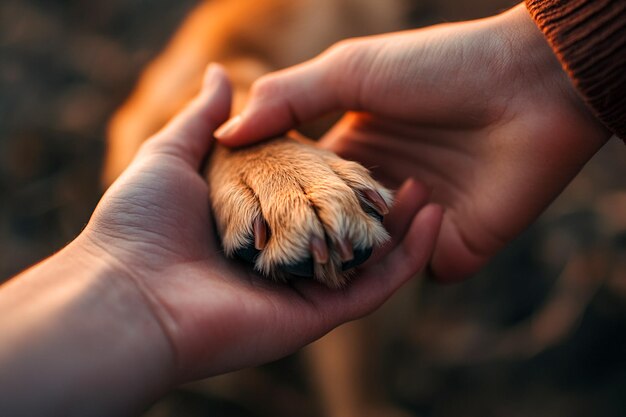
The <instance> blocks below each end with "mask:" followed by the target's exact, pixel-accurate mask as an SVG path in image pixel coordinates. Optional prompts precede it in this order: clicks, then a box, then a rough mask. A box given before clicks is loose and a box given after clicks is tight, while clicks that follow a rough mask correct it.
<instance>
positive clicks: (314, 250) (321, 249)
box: [310, 236, 328, 265]
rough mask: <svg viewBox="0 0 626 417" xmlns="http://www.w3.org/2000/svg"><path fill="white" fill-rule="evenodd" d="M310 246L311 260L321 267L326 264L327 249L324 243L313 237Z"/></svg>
mask: <svg viewBox="0 0 626 417" xmlns="http://www.w3.org/2000/svg"><path fill="white" fill-rule="evenodd" d="M310 246H311V254H312V255H313V260H315V262H316V263H318V264H322V265H323V264H325V263H327V262H328V247H326V242H324V240H323V239H320V238H319V237H317V236H313V238H312V239H311V245H310Z"/></svg>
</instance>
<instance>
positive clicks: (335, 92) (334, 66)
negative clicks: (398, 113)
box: [215, 40, 369, 146]
mask: <svg viewBox="0 0 626 417" xmlns="http://www.w3.org/2000/svg"><path fill="white" fill-rule="evenodd" d="M368 56H369V52H368V47H367V44H366V43H364V42H361V41H354V40H352V41H345V42H343V43H340V44H338V45H336V46H334V47H332V48H331V49H329V51H327V52H326V53H324V54H322V55H320V56H319V57H317V58H315V59H313V60H310V61H308V62H305V63H303V64H300V65H297V66H295V67H291V68H287V69H284V70H282V71H278V72H275V73H271V74H268V75H266V76H264V77H261V78H260V79H258V80H257V81H256V82H255V83H254V84H253V86H252V88H251V90H250V99H249V101H248V103H247V105H246V107H245V109H244V110H243V111H242V112H241V114H239V115H238V116H235V117H233V118H232V119H231V120H229V121H228V122H227V123H226V124H224V125H223V126H221V127H220V128H219V129H218V130H217V131H216V132H215V137H216V138H217V139H218V140H220V142H221V143H223V144H225V145H227V146H241V145H245V144H249V143H253V142H256V141H258V140H261V139H264V138H268V137H271V136H275V135H277V134H280V133H283V132H286V131H287V130H290V129H292V128H293V127H295V126H297V125H299V124H301V123H303V122H305V121H309V120H314V119H316V118H317V117H319V116H322V115H324V114H327V113H330V112H333V111H336V110H359V109H360V105H359V91H360V85H361V82H362V79H363V78H364V76H365V75H366V73H367V71H366V69H367V66H366V65H361V64H360V63H361V61H363V60H366V59H367V57H368Z"/></svg>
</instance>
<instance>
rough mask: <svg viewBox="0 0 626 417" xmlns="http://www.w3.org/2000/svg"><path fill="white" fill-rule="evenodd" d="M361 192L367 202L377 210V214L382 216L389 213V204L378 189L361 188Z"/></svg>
mask: <svg viewBox="0 0 626 417" xmlns="http://www.w3.org/2000/svg"><path fill="white" fill-rule="evenodd" d="M363 194H364V196H365V198H366V200H367V202H368V203H369V204H370V205H371V206H372V207H373V208H374V209H375V210H376V211H377V212H378V214H380V215H381V216H384V215H386V214H388V213H389V206H388V205H387V203H386V202H385V199H384V198H383V197H382V196H381V195H380V193H379V192H378V191H376V190H372V189H368V190H363Z"/></svg>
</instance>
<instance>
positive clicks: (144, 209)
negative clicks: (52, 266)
mask: <svg viewBox="0 0 626 417" xmlns="http://www.w3.org/2000/svg"><path fill="white" fill-rule="evenodd" d="M230 95H231V92H230V88H229V86H228V83H227V81H226V79H225V74H224V72H223V70H221V69H220V68H219V67H216V66H214V67H213V68H212V69H211V70H209V72H208V75H207V77H206V79H205V81H204V88H203V90H202V92H201V94H200V95H199V96H198V97H197V98H196V99H195V100H194V101H193V102H192V103H191V104H190V105H189V106H188V108H187V109H185V110H184V111H183V112H182V113H181V114H180V115H178V116H177V117H176V118H175V119H174V120H173V121H172V122H171V123H170V124H169V125H168V126H167V127H166V128H164V129H163V130H162V131H161V132H159V133H158V134H156V135H155V136H154V137H153V138H151V139H149V140H148V141H147V142H146V143H145V144H144V145H143V146H142V148H141V150H140V152H139V154H138V155H137V157H136V158H135V160H134V161H133V163H132V164H131V166H130V167H129V168H128V169H127V171H126V172H124V174H123V175H122V176H121V177H120V178H119V180H118V181H116V182H115V183H114V184H113V185H112V186H111V188H110V189H109V190H108V191H107V193H106V194H105V195H104V197H103V198H102V201H101V202H100V204H99V205H98V207H97V209H96V211H95V212H94V215H93V217H92V220H91V221H90V223H89V225H88V226H87V228H86V230H85V231H84V233H83V236H82V238H83V239H84V240H85V241H86V242H89V244H91V245H92V247H94V248H97V249H96V251H97V252H98V253H99V256H101V257H106V258H107V259H109V260H110V262H111V263H113V264H114V265H116V266H117V268H118V270H119V271H120V273H121V275H122V276H123V277H124V279H127V280H130V281H132V282H133V283H135V285H136V287H137V288H138V289H139V292H140V293H141V298H139V299H138V302H139V303H141V300H143V299H145V300H147V301H148V307H149V309H150V310H151V311H152V313H153V314H154V316H155V320H157V321H158V322H159V323H160V324H161V325H162V328H163V332H164V334H165V336H166V337H167V339H168V340H169V342H170V344H171V348H172V353H173V355H174V356H175V362H176V363H175V366H176V369H175V370H174V375H175V376H176V379H177V380H178V381H185V380H189V379H193V378H197V377H204V376H208V375H214V374H217V373H221V372H226V371H229V370H233V369H238V368H242V367H246V366H251V365H257V364H260V363H264V362H267V361H270V360H274V359H277V358H279V357H282V356H284V355H286V354H288V353H291V352H293V351H295V350H296V349H298V348H300V347H302V346H303V345H305V344H306V343H309V342H311V341H313V340H315V339H317V338H319V337H320V336H322V335H323V334H325V333H326V332H328V331H329V330H331V329H332V328H334V327H335V326H337V325H339V324H340V323H343V322H345V321H348V320H352V319H355V318H357V317H360V316H362V315H364V314H366V313H368V312H370V311H372V310H373V309H374V308H376V307H377V306H379V305H380V304H381V303H382V302H383V301H384V300H385V299H386V298H388V297H389V296H390V295H391V294H392V293H393V292H394V290H395V289H397V288H398V287H399V286H400V285H402V284H403V283H404V282H405V281H406V280H408V279H409V278H410V277H412V276H413V275H414V274H415V273H417V272H418V271H420V270H421V269H422V268H423V267H424V265H425V264H426V262H427V260H428V258H429V257H430V255H431V251H432V247H433V246H434V240H435V236H436V234H437V231H438V227H439V222H440V217H441V212H440V209H439V208H438V207H436V206H428V207H424V208H423V206H424V205H425V203H426V192H425V190H424V189H423V188H420V187H419V186H418V185H417V184H415V183H413V182H408V183H407V184H405V186H404V187H403V188H402V190H401V191H400V193H399V195H398V198H397V201H398V203H397V205H396V206H395V207H394V208H393V213H392V214H390V215H389V216H388V217H389V219H390V222H389V223H388V225H387V227H388V229H389V232H390V233H391V235H392V243H391V244H390V245H387V246H385V247H384V248H383V249H382V250H381V251H380V252H379V253H377V254H376V258H377V262H370V263H369V264H368V265H369V266H366V267H364V268H361V269H360V270H359V272H358V276H356V277H355V278H354V282H353V284H352V285H350V286H348V287H347V288H345V289H344V290H341V291H332V290H329V289H326V288H324V287H322V286H320V285H318V284H316V283H314V282H312V281H307V280H302V281H294V282H292V283H290V284H289V285H285V284H279V283H273V282H269V281H267V280H266V279H264V278H261V277H260V276H258V275H256V274H255V273H254V272H253V271H251V270H250V269H249V267H246V266H242V265H240V264H238V263H236V262H233V261H231V260H228V259H226V258H225V257H224V255H223V253H222V251H221V249H220V245H219V243H218V241H217V239H216V234H215V232H214V228H213V221H212V219H211V216H210V208H209V201H208V188H207V184H206V182H205V181H204V179H203V178H202V176H201V175H200V174H199V170H200V167H201V164H202V161H203V160H204V158H205V156H206V154H207V151H208V150H209V147H210V144H211V133H212V132H213V130H214V128H215V127H216V126H218V125H219V124H220V123H222V122H223V121H224V120H225V119H226V118H227V117H228V113H229V108H230ZM405 259H407V260H405Z"/></svg>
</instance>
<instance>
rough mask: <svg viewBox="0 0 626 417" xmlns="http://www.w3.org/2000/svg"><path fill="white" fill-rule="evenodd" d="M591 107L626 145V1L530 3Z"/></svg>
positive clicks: (537, 0) (533, 0) (545, 0)
mask: <svg viewBox="0 0 626 417" xmlns="http://www.w3.org/2000/svg"><path fill="white" fill-rule="evenodd" d="M526 7H527V8H528V11H529V12H530V14H531V16H532V17H533V19H534V20H535V22H536V23H537V26H539V28H540V29H541V31H542V32H543V33H544V35H545V36H546V38H547V40H548V42H549V43H550V45H551V46H552V49H553V50H554V52H555V53H556V55H557V57H558V58H559V60H560V61H561V64H562V65H563V68H564V69H565V71H566V72H567V73H568V74H569V75H570V77H571V79H572V80H573V82H574V85H575V86H576V88H577V89H578V91H579V92H580V93H581V95H582V96H583V98H584V99H585V100H586V102H587V104H588V105H589V106H590V107H591V109H592V110H593V111H594V113H595V114H596V116H597V117H598V119H599V120H601V121H602V122H603V123H604V124H605V125H606V126H607V127H608V128H609V129H610V130H611V131H613V133H615V134H616V135H617V136H619V137H620V138H622V139H626V0H526Z"/></svg>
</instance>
